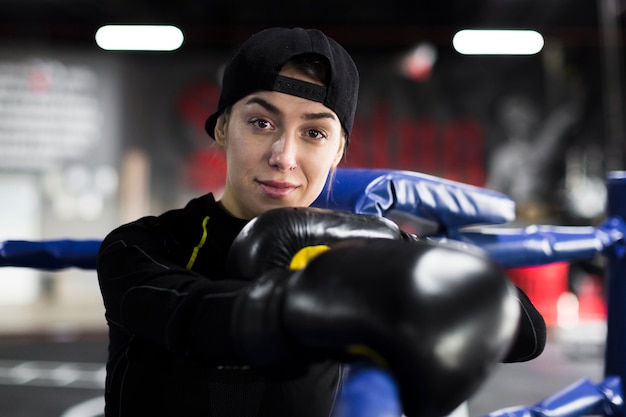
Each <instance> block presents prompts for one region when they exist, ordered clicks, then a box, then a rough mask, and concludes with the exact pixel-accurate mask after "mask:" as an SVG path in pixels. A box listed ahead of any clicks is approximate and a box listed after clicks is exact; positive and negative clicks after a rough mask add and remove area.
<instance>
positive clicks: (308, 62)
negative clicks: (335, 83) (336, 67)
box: [283, 54, 330, 86]
mask: <svg viewBox="0 0 626 417" xmlns="http://www.w3.org/2000/svg"><path fill="white" fill-rule="evenodd" d="M285 66H291V67H293V68H294V69H295V70H297V71H299V72H302V73H303V74H305V75H308V76H309V77H311V78H313V79H314V80H315V81H317V82H319V83H321V84H323V85H325V86H326V85H328V82H329V79H328V77H329V75H330V67H329V64H328V61H327V60H326V58H324V57H323V56H321V55H316V54H302V55H296V56H294V57H293V58H291V59H290V60H289V61H287V63H286V64H285V65H284V66H283V68H284V67H285Z"/></svg>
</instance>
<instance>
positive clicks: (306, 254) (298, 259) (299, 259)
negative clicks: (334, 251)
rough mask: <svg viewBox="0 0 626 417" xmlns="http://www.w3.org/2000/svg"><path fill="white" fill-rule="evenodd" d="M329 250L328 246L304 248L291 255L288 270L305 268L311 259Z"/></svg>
mask: <svg viewBox="0 0 626 417" xmlns="http://www.w3.org/2000/svg"><path fill="white" fill-rule="evenodd" d="M329 249H330V246H326V245H315V246H305V247H303V248H302V249H300V250H299V251H298V252H296V254H295V255H293V257H292V258H291V262H290V263H289V269H291V270H292V271H294V270H296V269H302V268H304V267H305V266H307V265H308V263H309V262H311V260H312V259H313V258H315V257H317V256H318V255H321V254H322V253H324V252H326V251H327V250H329Z"/></svg>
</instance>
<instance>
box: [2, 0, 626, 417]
mask: <svg viewBox="0 0 626 417" xmlns="http://www.w3.org/2000/svg"><path fill="white" fill-rule="evenodd" d="M625 7H626V2H625V1H623V0H584V1H582V0H448V1H437V2H434V1H432V2H427V1H423V0H422V1H420V0H413V1H408V2H407V1H394V0H388V1H380V0H360V1H359V2H350V1H345V0H343V1H342V0H334V1H328V0H319V1H316V2H307V1H302V0H293V1H291V2H271V1H267V2H255V1H251V0H239V1H230V0H209V1H204V2H199V1H196V0H178V1H172V0H170V1H165V0H152V1H148V0H110V1H95V0H0V241H3V240H11V239H18V240H21V239H25V240H41V239H56V238H76V239H82V238H102V237H103V236H104V235H105V234H106V233H107V232H108V231H109V230H111V229H112V228H114V227H115V226H117V225H119V224H121V223H124V222H127V221H130V220H133V219H135V218H138V217H140V216H143V215H148V214H158V213H161V212H163V211H165V210H167V209H170V208H175V207H179V206H181V205H182V204H184V203H185V202H186V201H187V200H188V199H189V198H190V197H192V196H197V195H200V194H203V193H206V192H209V191H212V192H215V193H217V194H219V192H220V189H221V186H222V183H223V180H224V159H223V157H222V155H221V154H220V152H219V151H217V150H216V149H215V148H213V147H212V146H211V143H212V142H211V141H210V140H209V138H208V137H207V135H206V134H205V132H204V129H203V124H204V120H205V118H206V116H207V115H208V114H209V113H211V112H212V111H213V109H214V108H215V106H216V104H217V98H218V94H219V88H220V86H219V79H220V74H221V68H222V66H223V64H224V62H225V59H226V58H227V57H228V56H229V54H230V53H231V52H232V50H233V48H234V47H235V46H236V45H238V44H239V43H240V42H241V41H243V40H244V39H245V38H247V37H248V36H249V35H250V34H252V33H254V32H256V31H258V30H260V29H262V28H263V27H267V26H289V27H293V26H303V27H317V28H319V29H322V30H324V31H325V32H326V33H327V34H328V35H330V36H332V37H333V38H335V39H336V40H337V41H339V42H340V43H341V44H343V45H344V46H345V47H346V49H348V50H349V52H350V53H351V54H352V55H353V57H354V58H355V61H356V62H357V65H358V67H359V69H360V72H361V80H362V82H361V91H360V101H359V108H358V111H357V117H356V121H355V127H354V131H353V134H352V140H351V145H350V148H349V150H348V154H347V157H346V159H345V161H344V162H343V166H348V167H364V168H390V169H406V170H411V171H418V172H423V173H427V174H432V175H435V176H439V177H442V178H445V179H450V180H455V181H460V182H463V183H468V184H472V185H477V186H481V187H487V188H490V189H494V190H497V191H501V192H504V193H506V194H508V195H509V196H511V197H512V198H513V199H514V200H515V201H516V203H517V219H516V221H515V224H514V225H513V226H520V227H524V226H527V225H532V224H552V225H575V226H586V225H596V224H598V223H599V222H600V221H601V220H602V218H603V215H604V204H605V198H606V190H605V187H604V177H605V174H606V172H607V171H610V170H623V169H624V145H625V144H624V125H623V117H624V109H623V100H624V88H623V80H622V78H623V74H624V70H623V56H624V50H623V46H622V44H623V41H624V39H623V36H624V34H623V30H622V26H623V24H624V19H625V14H624V8H625ZM130 24H134V25H171V26H174V27H176V28H178V29H179V30H180V33H181V34H182V38H181V41H180V44H179V45H176V46H175V47H174V48H170V49H171V50H167V51H155V50H149V51H146V50H142V51H128V50H125V51H120V50H106V49H103V47H102V45H99V44H98V42H96V33H97V32H98V29H100V28H101V27H103V26H106V25H130ZM467 29H471V30H485V29H489V30H493V29H501V30H522V31H525V32H526V33H528V31H532V33H534V34H539V35H540V36H541V45H540V47H539V48H538V49H537V50H536V51H534V52H525V53H520V52H519V51H517V52H516V51H514V50H512V49H511V50H508V49H507V48H504V49H503V48H501V49H500V50H498V51H497V53H495V52H494V53H492V52H485V51H483V52H482V53H478V54H472V53H471V52H468V51H464V50H461V49H460V47H459V45H458V44H455V39H457V38H456V35H457V34H458V33H459V32H460V31H462V30H467ZM492 38H493V35H492ZM508 46H509V47H511V48H512V47H513V46H515V45H514V44H513V43H512V42H511V43H509V44H508ZM406 226H407V227H411V225H406ZM602 273H603V264H602V260H601V259H590V260H588V261H585V262H577V263H575V264H553V265H547V266H545V267H537V268H527V269H524V268H522V269H517V270H512V271H511V277H512V279H514V280H516V282H517V283H518V285H520V286H522V287H524V288H525V289H526V290H527V292H528V293H529V295H530V296H531V298H533V301H535V302H536V304H537V305H538V307H539V308H540V310H542V312H543V313H544V315H545V316H546V319H547V320H548V324H549V325H550V346H549V348H548V351H547V353H546V355H544V357H543V359H542V360H540V361H538V362H536V363H534V364H529V365H511V366H508V367H504V368H503V369H502V370H499V371H498V373H497V374H496V375H495V376H494V378H493V379H492V380H491V381H490V382H489V383H488V384H487V386H486V387H485V388H484V389H483V390H482V391H481V393H479V395H477V397H476V398H475V399H472V401H470V412H471V414H472V415H482V414H484V413H487V412H489V411H492V410H495V409H496V408H499V407H504V406H507V405H516V404H527V403H530V402H533V401H536V400H539V399H541V398H543V397H544V396H547V395H549V394H550V393H552V392H553V391H554V390H555V389H558V388H560V387H563V386H564V385H563V384H567V383H569V382H573V381H574V380H575V378H577V377H578V376H589V377H593V378H597V377H599V376H600V375H602V369H601V361H602V355H603V342H604V334H605V317H606V312H605V305H604V297H603V279H602V276H603V275H602ZM105 357H106V325H105V321H104V317H103V308H102V302H101V299H100V294H99V291H98V287H97V282H96V279H95V273H94V272H93V271H82V270H77V269H68V270H64V271H60V272H46V271H35V270H26V269H19V268H2V269H1V270H0V398H1V399H2V400H1V401H0V415H2V416H30V417H36V416H44V415H45V416H61V415H63V416H65V417H67V416H68V415H71V416H74V417H86V416H89V415H97V414H89V413H90V411H85V410H88V409H89V404H90V403H89V400H90V399H92V398H98V396H99V393H100V392H101V389H102V386H101V381H102V369H101V366H102V363H103V361H104V359H105ZM25 364H26V365H25ZM91 404H92V406H94V405H93V403H91ZM78 405H83V408H82V409H79V410H78V411H76V407H78ZM97 406H98V404H97V403H96V404H95V406H94V407H95V408H96V409H97ZM72 407H74V408H72ZM81 410H82V411H81ZM72 412H75V414H71V413H72ZM81 413H82V414H81Z"/></svg>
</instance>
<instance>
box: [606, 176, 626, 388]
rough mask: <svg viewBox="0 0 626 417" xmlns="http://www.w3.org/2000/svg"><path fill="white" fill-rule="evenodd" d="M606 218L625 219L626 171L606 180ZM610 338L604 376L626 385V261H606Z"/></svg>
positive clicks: (616, 259) (607, 339)
mask: <svg viewBox="0 0 626 417" xmlns="http://www.w3.org/2000/svg"><path fill="white" fill-rule="evenodd" d="M607 192H608V200H607V215H608V216H609V217H617V216H619V217H621V218H623V219H626V171H613V172H609V173H608V176H607ZM606 293H607V307H608V317H607V338H606V353H605V368H604V374H605V376H619V377H620V378H621V380H622V381H626V302H624V300H625V299H626V259H625V258H621V259H618V258H617V257H616V256H608V257H607V270H606Z"/></svg>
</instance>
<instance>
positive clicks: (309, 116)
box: [246, 97, 337, 120]
mask: <svg viewBox="0 0 626 417" xmlns="http://www.w3.org/2000/svg"><path fill="white" fill-rule="evenodd" d="M246 104H258V105H259V106H261V107H263V108H264V109H265V110H267V111H269V112H270V113H272V114H276V115H280V114H282V112H281V111H280V109H279V108H278V107H276V106H274V105H273V104H272V103H270V102H268V101H267V100H264V99H262V98H261V97H250V99H248V101H246ZM302 118H303V119H304V120H320V119H333V120H337V116H335V114H334V113H333V112H319V113H305V114H303V115H302Z"/></svg>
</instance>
